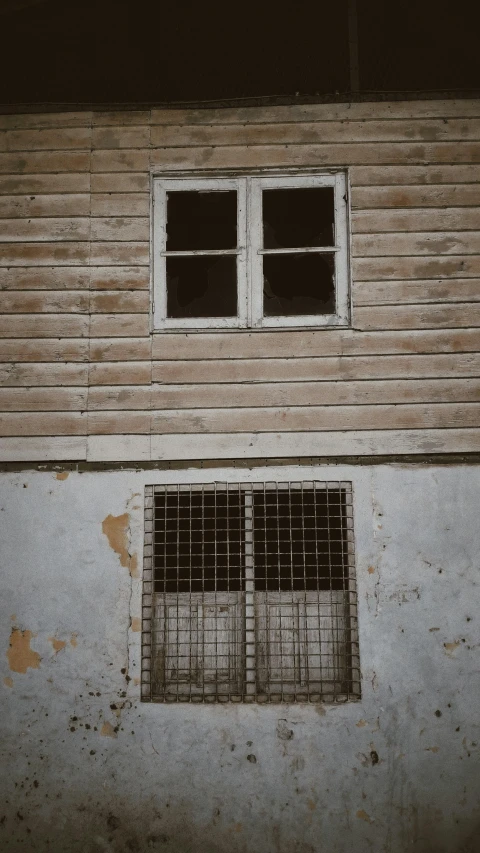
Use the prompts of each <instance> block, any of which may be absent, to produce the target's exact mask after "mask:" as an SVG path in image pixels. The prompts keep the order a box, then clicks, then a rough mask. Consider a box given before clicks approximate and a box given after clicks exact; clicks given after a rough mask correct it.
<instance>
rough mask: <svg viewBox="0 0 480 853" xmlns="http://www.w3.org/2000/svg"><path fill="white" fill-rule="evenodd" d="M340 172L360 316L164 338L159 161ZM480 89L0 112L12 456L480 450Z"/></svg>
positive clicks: (6, 455)
mask: <svg viewBox="0 0 480 853" xmlns="http://www.w3.org/2000/svg"><path fill="white" fill-rule="evenodd" d="M268 167H276V168H278V169H282V168H284V167H285V168H286V167H308V168H313V169H315V168H317V169H319V170H321V169H322V168H333V169H337V168H340V169H341V168H347V167H348V169H349V178H350V204H351V231H352V242H351V250H352V258H351V268H352V325H351V328H348V329H321V330H315V329H305V330H288V331H258V332H257V331H255V332H253V331H242V332H225V331H223V332H201V333H194V332H193V333H188V334H187V333H164V334H153V335H152V334H151V321H150V175H151V172H162V173H165V172H169V173H175V172H177V171H179V170H192V169H196V170H199V171H203V170H207V169H216V168H228V169H233V170H235V169H261V168H268ZM479 178H480V102H479V101H477V100H458V101H455V100H448V101H424V102H422V101H417V102H394V103H362V104H330V105H307V106H302V105H299V106H280V107H269V108H237V109H224V110H191V109H182V110H138V111H132V112H100V111H98V112H91V111H85V112H70V113H44V114H33V115H6V116H0V335H1V340H0V386H1V387H0V410H1V415H0V456H1V458H2V459H4V460H7V461H16V460H17V461H32V462H33V461H45V460H48V459H50V460H62V459H63V460H75V459H78V460H81V459H83V460H92V461H94V460H105V461H112V462H113V461H129V460H139V461H146V460H149V459H182V460H185V459H206V458H225V459H235V458H237V457H238V458H248V457H262V456H264V457H281V456H299V455H300V456H328V455H335V456H337V455H356V454H359V455H362V454H369V455H370V454H386V453H393V454H402V453H408V454H412V453H453V452H460V453H467V452H469V451H476V452H478V451H480V381H479V377H480V180H479Z"/></svg>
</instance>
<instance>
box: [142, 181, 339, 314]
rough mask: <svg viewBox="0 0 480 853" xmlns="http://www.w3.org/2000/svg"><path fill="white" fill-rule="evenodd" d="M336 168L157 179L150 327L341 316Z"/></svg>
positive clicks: (155, 186) (155, 185) (155, 184)
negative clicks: (294, 173)
mask: <svg viewBox="0 0 480 853" xmlns="http://www.w3.org/2000/svg"><path fill="white" fill-rule="evenodd" d="M346 205H347V194H346V178H345V175H344V174H343V173H337V174H328V175H326V174H325V175H298V176H296V177H291V176H285V177H254V176H252V177H239V178H218V179H211V178H209V179H207V178H167V179H161V178H156V179H155V180H154V270H153V272H154V325H155V328H158V329H160V328H164V329H169V328H171V329H175V328H192V329H194V328H222V327H239V328H246V327H251V328H256V327H262V326H267V327H269V326H295V325H300V326H305V325H307V326H308V325H319V326H322V325H323V326H332V325H346V324H347V323H348V319H349V316H348V315H349V312H348V235H347V209H346Z"/></svg>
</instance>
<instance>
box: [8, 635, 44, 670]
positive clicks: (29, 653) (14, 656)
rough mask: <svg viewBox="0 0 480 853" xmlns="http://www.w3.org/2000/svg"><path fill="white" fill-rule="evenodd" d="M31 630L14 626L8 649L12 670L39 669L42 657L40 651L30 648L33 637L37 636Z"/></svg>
mask: <svg viewBox="0 0 480 853" xmlns="http://www.w3.org/2000/svg"><path fill="white" fill-rule="evenodd" d="M36 636H37V635H36V634H32V632H31V631H21V630H20V628H12V632H11V634H10V643H9V647H8V651H7V658H8V665H9V667H10V669H11V670H12V672H22V673H25V672H26V671H27V669H29V668H30V669H38V668H39V666H40V661H41V657H40V655H39V654H38V652H34V651H33V649H31V648H30V641H31V639H32V637H36Z"/></svg>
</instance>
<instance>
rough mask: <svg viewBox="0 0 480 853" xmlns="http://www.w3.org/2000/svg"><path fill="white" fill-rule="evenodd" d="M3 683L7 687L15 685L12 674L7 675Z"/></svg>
mask: <svg viewBox="0 0 480 853" xmlns="http://www.w3.org/2000/svg"><path fill="white" fill-rule="evenodd" d="M3 683H4V685H5V687H13V678H10V676H9V675H7V676H6V677H5V678H4V679H3Z"/></svg>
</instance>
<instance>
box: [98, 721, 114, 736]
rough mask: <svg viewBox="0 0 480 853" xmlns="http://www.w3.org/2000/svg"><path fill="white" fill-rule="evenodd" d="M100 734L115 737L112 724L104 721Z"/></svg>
mask: <svg viewBox="0 0 480 853" xmlns="http://www.w3.org/2000/svg"><path fill="white" fill-rule="evenodd" d="M100 734H101V735H102V737H117V733H116V731H115V729H114V728H113V726H112V724H111V723H109V722H108V720H107V722H106V723H104V724H103V726H102V728H101V729H100Z"/></svg>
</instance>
